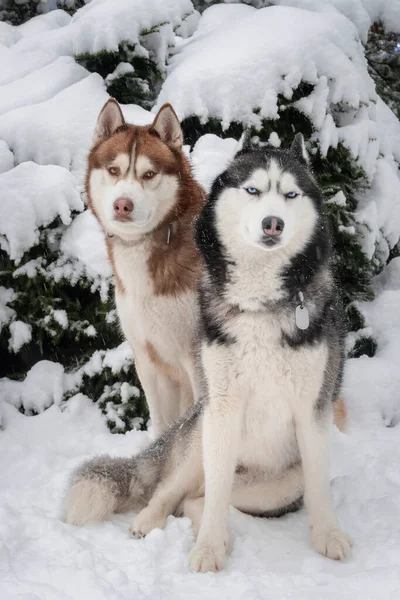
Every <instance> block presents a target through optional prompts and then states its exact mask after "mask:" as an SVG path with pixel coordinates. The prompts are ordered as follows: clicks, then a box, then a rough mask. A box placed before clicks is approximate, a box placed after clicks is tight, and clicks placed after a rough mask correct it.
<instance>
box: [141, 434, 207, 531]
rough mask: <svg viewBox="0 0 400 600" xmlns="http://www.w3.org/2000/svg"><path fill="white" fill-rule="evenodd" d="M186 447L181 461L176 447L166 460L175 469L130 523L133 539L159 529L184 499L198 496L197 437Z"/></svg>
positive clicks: (200, 486)
mask: <svg viewBox="0 0 400 600" xmlns="http://www.w3.org/2000/svg"><path fill="white" fill-rule="evenodd" d="M189 443H190V446H191V447H190V450H189V452H188V453H187V455H186V456H183V457H182V456H179V455H178V452H184V449H183V448H182V447H181V446H178V448H177V450H176V453H175V455H172V456H171V457H170V460H171V461H175V463H176V465H174V466H172V465H171V471H170V473H169V475H168V476H167V477H166V478H165V480H164V481H162V482H161V483H160V484H159V485H158V487H157V489H156V490H155V492H154V494H153V496H152V498H151V500H150V502H149V504H148V505H147V506H146V508H144V509H143V510H141V511H140V513H139V514H138V515H137V516H136V518H135V519H134V520H133V523H132V526H131V528H130V530H131V531H132V533H133V535H134V536H135V537H144V536H146V535H147V534H148V533H150V531H152V529H156V528H160V529H162V528H163V527H164V526H165V523H166V520H167V518H168V516H169V515H173V514H175V513H176V512H177V508H178V507H179V505H180V504H181V502H182V501H184V498H185V496H186V495H190V494H193V493H195V494H196V493H199V490H201V489H203V488H204V476H203V467H202V463H201V439H200V434H198V435H196V434H194V436H193V439H192V440H191V442H189Z"/></svg>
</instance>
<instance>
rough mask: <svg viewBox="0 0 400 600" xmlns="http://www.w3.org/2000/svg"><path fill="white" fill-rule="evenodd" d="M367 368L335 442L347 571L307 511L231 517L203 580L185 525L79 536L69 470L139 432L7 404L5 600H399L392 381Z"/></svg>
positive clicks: (81, 404)
mask: <svg viewBox="0 0 400 600" xmlns="http://www.w3.org/2000/svg"><path fill="white" fill-rule="evenodd" d="M397 294H399V291H397ZM392 308H393V307H392ZM397 313H398V311H397ZM397 356H400V353H398V354H397ZM382 360H383V359H382ZM366 362H368V359H365V360H364V361H361V362H360V359H357V360H354V361H349V364H348V373H347V377H346V384H347V385H348V384H351V388H350V389H349V390H348V394H349V396H350V397H351V405H350V408H351V410H350V417H351V425H350V428H349V435H348V436H345V435H341V434H339V433H338V432H337V431H336V430H335V431H334V432H333V452H332V454H333V459H334V460H333V465H332V489H333V495H334V499H335V505H336V507H337V511H338V515H339V518H340V520H341V522H342V524H343V526H345V527H346V529H347V530H348V531H349V532H350V533H351V534H352V536H353V539H354V550H353V556H352V557H351V558H350V559H349V560H348V561H347V562H346V563H345V564H341V563H336V562H333V561H329V560H328V559H325V558H323V557H321V556H319V555H318V554H316V552H315V551H314V550H313V548H312V547H311V544H310V541H309V537H308V532H307V518H306V514H305V511H304V510H302V511H300V512H299V513H297V514H293V515H289V516H287V517H284V518H282V519H277V520H262V519H256V518H253V517H250V516H247V515H244V514H241V513H239V512H238V511H235V510H233V509H232V510H231V518H230V528H231V531H232V533H233V538H234V549H233V553H232V555H231V556H230V557H229V559H228V561H227V565H226V570H225V571H223V572H222V573H219V574H207V575H197V574H196V575H195V574H192V573H190V572H189V570H188V567H187V559H188V554H189V552H190V550H191V548H192V547H193V544H194V536H193V533H192V531H191V528H190V523H189V520H188V519H176V518H174V517H169V519H168V524H167V527H166V529H165V530H163V531H161V530H155V531H153V532H152V533H151V534H150V535H149V536H148V537H146V539H144V540H134V539H132V537H131V536H130V534H129V532H128V527H129V525H130V521H131V520H132V517H133V513H128V514H122V515H116V516H114V517H113V518H112V519H111V520H110V521H108V522H106V523H102V524H98V525H92V526H89V527H84V528H75V527H72V526H68V525H65V524H63V523H62V522H61V521H60V507H61V501H62V497H63V494H64V491H65V488H66V485H67V481H68V477H69V474H70V473H71V471H72V469H73V468H74V467H75V466H76V465H77V464H79V463H80V462H81V461H82V460H83V459H84V458H87V457H89V456H93V455H96V454H100V453H105V452H108V453H110V454H112V455H114V456H130V455H131V454H133V453H136V452H138V451H139V450H140V449H143V448H144V447H145V446H146V445H147V444H148V442H149V436H148V434H147V433H146V432H140V431H131V432H129V433H127V434H125V435H119V434H114V435H112V434H110V433H109V431H108V430H107V428H106V425H105V423H104V420H103V418H102V417H101V415H100V412H99V411H98V410H97V408H96V407H95V406H94V405H93V403H92V402H91V401H90V400H89V399H88V398H86V397H84V396H82V395H78V396H75V397H73V398H71V399H70V400H69V401H68V402H67V403H65V404H62V405H61V406H57V405H53V406H52V407H51V408H49V409H48V410H47V411H45V412H43V413H42V414H40V415H38V416H36V417H33V418H32V417H27V416H24V415H22V414H21V413H20V412H19V411H18V410H17V408H15V407H14V406H10V405H8V404H6V403H4V404H3V405H2V406H1V416H2V423H3V428H4V430H3V432H2V433H1V436H0V473H1V476H2V494H1V499H0V511H1V516H2V518H1V519H0V523H1V525H0V539H1V542H2V543H1V544H0V547H1V548H2V550H1V553H2V560H1V564H2V574H3V576H2V577H1V578H0V595H1V597H2V598H5V599H7V600H13V599H14V598H15V599H17V598H22V597H25V596H24V595H26V597H32V598H40V599H44V598H49V599H51V600H52V599H53V598H54V599H56V598H60V599H62V598H70V599H74V598H76V599H78V598H79V599H80V598H83V597H84V598H85V600H91V599H92V598H93V600H99V599H102V598H104V599H107V600H109V599H115V600H117V599H123V598H126V599H130V598H189V597H190V598H194V599H199V600H200V598H210V599H215V600H217V599H219V598H221V597H223V598H232V599H238V600H239V598H246V599H249V600H253V599H254V600H255V599H256V598H282V597H285V598H293V599H296V600H309V599H311V598H315V599H320V598H359V597H360V598H361V597H362V598H365V599H366V600H368V599H371V600H372V599H375V598H378V597H379V598H388V599H389V598H396V594H397V591H398V585H399V572H400V571H399V567H400V551H399V541H400V522H399V519H398V511H399V508H400V478H399V475H398V464H399V460H400V446H399V444H398V430H397V429H396V427H385V426H384V422H383V421H384V419H388V418H389V419H390V418H391V417H392V416H393V415H391V414H390V413H389V416H385V414H382V407H383V406H384V400H385V399H388V398H390V397H391V394H392V392H393V385H392V383H391V382H392V381H394V382H396V381H397V379H396V378H393V376H392V375H391V376H390V377H389V378H388V377H387V376H388V375H389V372H388V370H387V369H388V367H389V365H388V363H387V362H386V361H384V362H383V364H381V361H380V360H376V359H375V358H374V359H370V360H369V364H368V365H367V364H365V363H366ZM374 365H375V366H374ZM385 367H386V371H385ZM47 369H48V365H47V366H46V370H44V371H43V373H42V375H41V377H42V381H43V379H44V378H47V379H48V380H49V382H50V378H49V376H50V375H52V379H51V384H53V383H54V380H55V381H57V380H58V378H57V373H52V372H50V371H47ZM378 374H381V377H380V378H379V379H377V380H376V379H375V378H376V376H377V375H378ZM385 376H386V381H385ZM376 381H377V383H375V382H376ZM371 384H374V385H372V386H371ZM377 387H379V393H378V394H377V393H376V392H377V389H376V388H377ZM49 388H51V385H49ZM397 389H398V388H397ZM35 391H36V390H35ZM382 392H383V396H382ZM31 394H32V391H31ZM49 394H51V392H50V390H49ZM346 396H347V392H346ZM28 594H29V596H28Z"/></svg>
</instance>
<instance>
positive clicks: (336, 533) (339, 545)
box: [311, 527, 353, 560]
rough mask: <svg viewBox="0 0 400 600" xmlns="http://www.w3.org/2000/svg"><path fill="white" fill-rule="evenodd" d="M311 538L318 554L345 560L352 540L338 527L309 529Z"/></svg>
mask: <svg viewBox="0 0 400 600" xmlns="http://www.w3.org/2000/svg"><path fill="white" fill-rule="evenodd" d="M311 539H312V542H313V544H314V547H315V549H316V550H318V552H319V553H320V554H322V555H323V556H327V557H328V558H332V559H333V560H345V559H346V558H347V557H348V556H350V553H351V548H352V545H353V543H352V541H351V538H350V536H349V535H348V534H347V533H346V532H345V531H343V530H342V529H340V528H339V527H333V528H317V527H313V528H312V529H311Z"/></svg>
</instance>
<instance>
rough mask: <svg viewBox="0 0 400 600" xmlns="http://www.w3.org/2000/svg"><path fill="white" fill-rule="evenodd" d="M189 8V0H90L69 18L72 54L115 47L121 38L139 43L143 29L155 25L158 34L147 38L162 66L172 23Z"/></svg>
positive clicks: (175, 23)
mask: <svg viewBox="0 0 400 600" xmlns="http://www.w3.org/2000/svg"><path fill="white" fill-rule="evenodd" d="M192 12H193V5H192V3H191V1H190V0H164V1H163V2H159V0H113V2H109V1H108V0H92V2H90V4H88V5H87V6H84V7H83V8H82V9H81V10H79V11H78V12H77V13H76V14H75V15H74V17H73V19H72V22H71V30H72V32H73V34H72V35H73V51H74V54H84V53H86V52H89V53H91V54H95V53H96V52H99V51H100V50H117V49H118V45H119V44H120V43H121V42H129V44H131V45H134V44H138V43H140V37H141V35H143V33H142V32H144V31H147V32H150V31H152V30H153V29H154V28H155V27H158V28H160V30H161V32H162V33H161V35H155V36H154V34H153V33H151V34H150V35H148V36H147V38H148V42H149V45H150V48H151V49H152V50H155V54H156V57H157V62H158V67H159V68H160V69H161V70H163V69H164V68H165V62H166V58H167V56H168V45H169V44H171V45H173V43H174V27H177V26H178V25H180V24H181V23H182V17H183V16H184V15H185V14H190V13H192ZM163 23H165V25H162V24H163ZM89 30H90V35H88V31H89ZM147 49H149V48H147Z"/></svg>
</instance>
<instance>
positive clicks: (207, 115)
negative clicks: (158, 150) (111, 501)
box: [0, 0, 400, 431]
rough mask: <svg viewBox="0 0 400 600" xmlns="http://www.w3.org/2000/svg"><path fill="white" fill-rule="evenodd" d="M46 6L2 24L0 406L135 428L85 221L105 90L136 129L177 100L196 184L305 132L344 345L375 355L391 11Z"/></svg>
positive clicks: (126, 362)
mask: <svg viewBox="0 0 400 600" xmlns="http://www.w3.org/2000/svg"><path fill="white" fill-rule="evenodd" d="M5 2H7V0H4V1H3V6H5ZM36 4H37V3H36ZM40 4H43V3H40ZM44 4H46V11H48V12H47V13H46V14H43V15H40V16H36V17H35V18H32V19H30V20H28V21H27V22H26V23H24V24H23V25H21V26H13V25H10V24H7V23H1V24H0V58H1V60H2V68H1V70H0V86H1V87H0V92H1V93H0V195H1V198H2V204H1V206H0V248H1V254H0V260H1V261H2V264H1V279H0V350H1V351H2V353H3V354H4V357H5V358H4V359H3V361H2V363H1V364H0V370H1V373H0V375H3V376H8V379H3V380H2V381H0V395H2V397H3V398H6V399H7V400H8V401H10V402H12V403H13V404H15V405H17V406H20V407H21V409H22V410H25V411H27V412H28V413H32V412H35V411H41V410H43V409H44V408H46V407H47V406H49V405H50V404H51V403H61V402H63V401H65V400H66V399H68V398H70V397H71V396H72V395H75V394H78V393H84V394H86V395H88V396H90V397H91V398H93V400H95V401H97V402H98V404H99V406H100V407H101V408H102V410H103V412H104V414H105V415H106V418H107V420H108V422H109V425H110V428H111V429H112V430H113V431H125V430H126V429H128V428H130V427H132V426H139V425H142V424H143V423H144V422H145V421H143V420H141V421H140V419H143V418H144V419H146V409H145V403H144V399H143V395H142V394H141V392H140V390H139V387H140V386H139V383H138V381H137V378H136V375H135V372H134V368H133V360H132V354H131V352H130V349H129V347H128V346H127V344H126V343H123V344H121V342H122V339H121V336H120V333H119V330H118V326H117V323H116V314H115V310H114V309H113V303H112V285H113V283H112V277H111V270H110V267H109V265H108V262H107V257H106V251H105V247H104V241H103V238H102V234H101V232H100V231H99V227H98V225H97V223H96V222H95V220H94V218H93V217H92V216H91V214H90V213H88V212H87V211H84V197H83V181H84V172H85V159H86V155H87V152H88V149H89V147H90V143H91V136H92V131H93V129H94V124H95V121H96V117H97V114H98V112H99V110H100V108H101V106H102V105H103V103H104V102H105V101H106V99H107V98H108V97H109V95H112V96H114V97H116V98H117V100H118V101H120V102H121V103H122V104H123V111H124V114H125V117H126V119H127V120H128V121H131V122H136V123H139V124H144V123H148V122H150V121H151V119H152V115H151V114H150V112H148V111H149V110H150V109H153V108H154V109H156V108H157V107H158V106H159V105H160V104H161V103H162V102H165V101H168V102H171V103H172V104H173V106H174V108H175V109H176V111H177V112H178V115H179V116H180V118H181V119H182V120H183V128H184V131H185V135H186V141H187V143H188V144H190V146H191V150H192V152H191V157H192V162H193V166H194V169H195V172H196V174H197V176H198V178H199V180H200V181H201V182H202V183H203V184H204V185H205V186H206V187H208V186H209V185H210V184H211V181H212V179H213V177H215V176H216V175H217V174H218V172H220V170H222V169H223V168H224V166H225V164H226V163H227V161H229V159H230V158H231V157H232V155H233V153H234V152H235V149H236V148H237V141H238V139H239V138H240V136H241V135H242V133H243V130H244V129H250V130H251V135H252V138H253V142H254V143H255V144H267V143H270V144H273V145H283V146H286V145H287V144H289V143H290V142H291V140H292V138H293V135H294V133H295V132H298V131H300V132H302V133H303V134H304V135H305V138H306V140H307V147H308V149H309V151H310V154H311V157H312V163H313V168H314V172H315V175H316V177H317V179H318V181H319V183H320V185H321V186H322V188H323V190H324V194H325V197H326V201H327V209H328V212H329V215H330V218H331V223H332V230H333V235H334V241H335V246H336V259H335V260H336V267H337V268H336V272H337V277H338V280H339V282H340V283H341V285H342V288H343V292H344V298H345V303H346V309H347V314H348V317H349V323H350V325H351V329H352V330H353V332H352V334H351V336H349V344H348V349H349V352H350V355H351V356H359V355H361V354H369V355H373V354H374V352H375V350H376V348H377V347H378V348H379V344H380V343H381V338H380V337H379V335H377V332H375V331H374V330H373V328H371V327H370V326H369V320H368V319H369V315H370V314H371V311H368V310H366V309H365V304H363V302H365V301H368V300H371V299H372V297H373V293H374V285H373V277H374V275H376V274H377V273H379V272H380V271H381V270H382V268H383V267H384V266H385V265H386V264H387V262H388V261H389V260H390V259H391V258H392V257H393V256H396V255H397V253H398V250H397V247H398V241H399V235H400V181H399V163H400V142H399V140H400V125H399V122H398V119H397V118H396V116H395V115H394V114H393V112H392V111H391V110H390V108H389V107H388V106H387V105H386V104H385V103H384V102H383V101H382V99H381V98H380V97H379V95H377V91H378V93H382V94H383V93H386V91H387V89H386V88H387V87H388V86H386V87H385V85H384V83H383V82H382V81H381V82H379V81H378V79H379V77H383V75H382V71H380V75H379V77H378V76H376V80H377V89H376V86H375V84H374V81H373V79H371V74H372V75H374V77H375V74H374V70H373V69H372V68H371V65H372V62H373V61H375V62H376V52H375V54H374V52H373V45H374V43H375V42H374V37H373V36H374V35H378V34H377V33H376V27H375V28H374V30H373V32H372V34H371V33H370V37H369V38H368V32H369V31H370V29H371V27H372V26H373V24H374V23H376V22H378V21H379V22H381V23H382V24H383V26H384V27H386V28H389V27H390V30H391V31H400V10H397V8H396V6H397V4H396V3H389V2H384V1H383V0H382V1H377V2H374V3H371V2H370V1H369V0H352V1H351V2H347V1H346V2H344V1H343V0H323V1H320V0H276V1H264V0H251V1H250V0H249V1H248V2H242V3H237V2H229V1H228V0H227V1H226V2H225V3H218V2H214V1H213V0H212V1H211V2H207V0H196V1H195V2H194V3H193V4H194V6H193V4H192V2H191V1H190V0H165V1H163V2H160V1H159V0H113V1H112V2H111V1H109V0H92V1H91V2H85V1H80V0H79V1H75V0H71V1H70V0H65V1H64V0H63V1H59V2H47V3H44ZM44 4H43V6H44ZM209 5H212V6H210V7H209V8H208V9H207V10H205V8H207V7H208V6H209ZM271 5H272V6H271ZM273 5H275V6H273ZM0 6H1V5H0ZM37 8H39V7H37ZM61 9H62V10H61ZM196 9H197V10H199V11H201V12H202V13H203V14H202V17H201V19H200V20H199V13H198V12H197V10H196ZM40 11H41V12H45V9H44V8H43V7H42V8H40ZM203 11H204V12H203ZM32 14H33V13H32ZM34 14H36V13H34ZM11 20H12V19H11ZM13 22H16V21H15V20H13ZM387 30H388V29H387ZM379 31H380V30H378V33H379ZM366 44H367V53H366V51H365V45H366ZM366 54H367V56H368V59H369V64H368V61H367V58H366ZM379 56H381V55H379ZM378 71H379V69H378ZM390 90H391V93H392V88H390ZM395 98H396V96H394V99H395ZM385 100H388V101H391V97H390V98H389V97H388V96H386V95H385ZM391 106H392V107H393V108H396V107H395V105H394V104H391ZM365 319H366V320H365ZM110 353H111V354H110ZM116 357H117V358H116ZM40 361H42V362H40ZM49 361H51V362H49ZM27 374H28V375H27ZM46 374H47V375H46ZM26 375H27V376H26ZM10 378H11V379H10ZM46 379H47V381H46ZM22 380H24V381H22ZM41 381H42V383H40V382H41ZM32 386H33V387H34V389H35V390H38V391H37V393H36V395H37V398H38V401H37V402H36V403H35V402H33V403H32V394H30V393H29V389H31V388H32ZM40 390H41V391H40Z"/></svg>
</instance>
